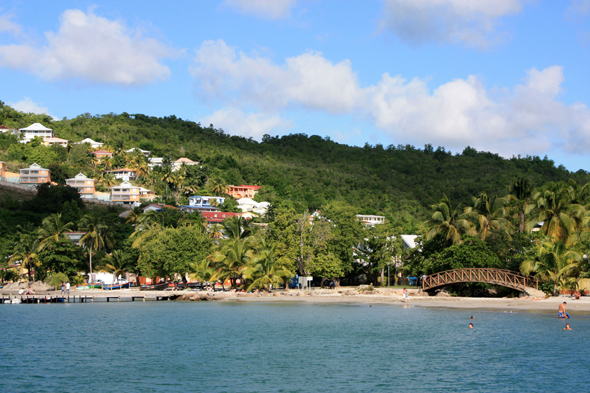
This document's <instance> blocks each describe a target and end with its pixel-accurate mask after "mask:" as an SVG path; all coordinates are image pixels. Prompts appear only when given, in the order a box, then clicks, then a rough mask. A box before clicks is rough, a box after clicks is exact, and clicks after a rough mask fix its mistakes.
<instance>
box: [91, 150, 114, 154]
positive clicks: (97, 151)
mask: <svg viewBox="0 0 590 393" xmlns="http://www.w3.org/2000/svg"><path fill="white" fill-rule="evenodd" d="M90 154H113V153H111V152H110V151H107V150H95V151H93V152H92V153H90Z"/></svg>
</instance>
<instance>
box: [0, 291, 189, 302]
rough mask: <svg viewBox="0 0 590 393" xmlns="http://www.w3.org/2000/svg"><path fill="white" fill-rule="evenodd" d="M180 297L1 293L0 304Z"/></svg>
mask: <svg viewBox="0 0 590 393" xmlns="http://www.w3.org/2000/svg"><path fill="white" fill-rule="evenodd" d="M179 296H180V295H178V294H174V295H156V296H153V297H151V296H145V295H137V296H136V295H131V296H124V295H123V296H122V295H117V296H87V295H78V296H77V295H73V296H53V295H16V294H7V293H3V294H2V295H0V304H15V303H18V304H51V303H63V304H65V303H99V302H104V303H110V302H111V300H112V301H113V302H115V301H116V302H117V303H122V302H135V301H136V300H140V301H143V302H145V301H161V300H176V299H177V298H178V297H179Z"/></svg>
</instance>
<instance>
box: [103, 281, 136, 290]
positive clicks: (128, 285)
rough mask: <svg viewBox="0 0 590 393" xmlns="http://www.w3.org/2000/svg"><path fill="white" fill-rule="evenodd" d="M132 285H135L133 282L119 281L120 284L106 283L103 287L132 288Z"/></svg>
mask: <svg viewBox="0 0 590 393" xmlns="http://www.w3.org/2000/svg"><path fill="white" fill-rule="evenodd" d="M132 286H133V283H130V282H122V283H118V284H104V285H103V286H102V288H103V289H106V290H113V289H124V288H131V287H132Z"/></svg>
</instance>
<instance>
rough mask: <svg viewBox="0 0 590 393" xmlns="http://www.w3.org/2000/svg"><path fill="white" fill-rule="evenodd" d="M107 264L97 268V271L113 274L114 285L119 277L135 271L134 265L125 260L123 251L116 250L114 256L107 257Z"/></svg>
mask: <svg viewBox="0 0 590 393" xmlns="http://www.w3.org/2000/svg"><path fill="white" fill-rule="evenodd" d="M106 259H107V261H108V262H107V263H106V264H105V265H103V266H97V267H96V269H97V270H98V271H101V272H107V273H113V283H115V281H117V277H119V275H121V274H125V273H127V272H129V271H130V270H132V269H133V266H132V264H131V263H130V262H129V261H128V260H127V259H126V258H125V253H124V252H123V251H122V250H114V251H113V252H112V254H110V255H107V256H106Z"/></svg>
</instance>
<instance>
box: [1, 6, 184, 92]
mask: <svg viewBox="0 0 590 393" xmlns="http://www.w3.org/2000/svg"><path fill="white" fill-rule="evenodd" d="M45 37H46V39H47V44H46V45H45V46H44V47H42V48H41V47H36V46H33V45H30V44H27V43H25V44H10V45H3V46H0V66H4V67H9V68H13V69H18V70H25V71H29V72H31V73H33V74H35V75H38V76H40V77H42V78H43V79H46V80H56V79H71V78H79V79H82V80H86V81H91V82H103V83H115V84H121V85H142V84H146V83H150V82H154V81H160V80H165V79H167V78H168V77H169V76H170V69H169V68H168V67H167V66H166V65H164V64H162V63H161V60H162V59H164V58H168V57H171V56H172V55H173V50H171V49H170V48H168V47H167V46H166V45H164V44H162V43H161V42H159V41H157V40H155V39H153V38H148V37H144V36H143V35H142V32H141V31H140V30H131V29H129V28H128V27H127V26H126V25H125V24H124V23H123V22H122V21H117V20H114V21H112V20H108V19H106V18H103V17H100V16H97V15H95V14H94V13H93V12H92V11H88V12H87V13H84V12H83V11H80V10H75V9H72V10H66V11H65V12H64V13H63V14H62V15H61V24H60V27H59V30H58V31H57V32H55V33H54V32H47V33H45Z"/></svg>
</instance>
